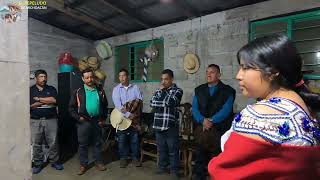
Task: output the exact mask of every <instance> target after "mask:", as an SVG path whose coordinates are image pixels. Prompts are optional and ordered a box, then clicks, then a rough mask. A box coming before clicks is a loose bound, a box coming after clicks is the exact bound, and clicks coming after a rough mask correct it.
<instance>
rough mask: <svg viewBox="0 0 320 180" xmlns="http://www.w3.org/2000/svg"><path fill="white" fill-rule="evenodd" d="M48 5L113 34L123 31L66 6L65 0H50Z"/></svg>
mask: <svg viewBox="0 0 320 180" xmlns="http://www.w3.org/2000/svg"><path fill="white" fill-rule="evenodd" d="M47 6H48V7H50V8H53V9H56V10H58V11H60V12H63V13H64V14H66V15H69V16H71V17H73V18H75V19H78V20H80V21H83V22H86V23H88V24H91V25H92V26H94V27H95V28H98V29H101V30H103V31H105V32H108V33H111V34H113V35H119V34H121V33H122V32H120V31H118V30H116V29H114V28H113V27H110V26H109V27H108V25H106V24H103V23H101V22H99V21H98V20H96V19H94V18H92V17H89V16H87V15H85V14H83V13H80V12H79V11H77V10H74V9H72V8H70V7H66V6H64V1H63V0H50V1H47Z"/></svg>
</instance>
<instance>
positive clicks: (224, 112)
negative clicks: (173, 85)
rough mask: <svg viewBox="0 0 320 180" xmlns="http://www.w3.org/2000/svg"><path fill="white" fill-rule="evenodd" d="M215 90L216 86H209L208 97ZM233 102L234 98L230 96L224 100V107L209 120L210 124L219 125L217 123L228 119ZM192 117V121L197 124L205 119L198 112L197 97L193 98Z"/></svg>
mask: <svg viewBox="0 0 320 180" xmlns="http://www.w3.org/2000/svg"><path fill="white" fill-rule="evenodd" d="M216 90H217V85H210V86H209V94H210V96H213V95H214V93H215V92H216ZM233 101H234V97H233V96H232V95H231V96H229V97H228V99H227V100H226V102H225V103H224V105H223V106H222V108H221V109H220V110H219V111H218V112H217V113H215V114H214V115H213V116H212V117H211V118H210V119H211V122H213V123H219V122H222V121H223V120H225V119H226V118H227V117H228V115H229V114H230V112H231V111H232V107H233ZM192 115H193V118H194V120H195V121H197V122H198V123H202V122H203V120H204V118H205V117H204V116H203V115H202V114H201V113H200V111H199V104H198V98H197V96H193V100H192Z"/></svg>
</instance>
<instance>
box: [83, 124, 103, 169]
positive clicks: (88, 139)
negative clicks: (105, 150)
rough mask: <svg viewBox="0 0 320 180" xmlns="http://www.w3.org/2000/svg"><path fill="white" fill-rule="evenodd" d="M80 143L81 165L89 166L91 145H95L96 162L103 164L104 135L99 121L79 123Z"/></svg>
mask: <svg viewBox="0 0 320 180" xmlns="http://www.w3.org/2000/svg"><path fill="white" fill-rule="evenodd" d="M78 142H79V156H80V164H81V165H82V166H87V165H88V148H89V145H90V144H93V148H94V158H95V160H96V163H98V164H101V163H102V159H101V146H102V134H101V127H100V126H99V125H98V122H97V120H92V121H84V122H79V123H78Z"/></svg>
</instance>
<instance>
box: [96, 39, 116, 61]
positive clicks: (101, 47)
mask: <svg viewBox="0 0 320 180" xmlns="http://www.w3.org/2000/svg"><path fill="white" fill-rule="evenodd" d="M96 50H97V53H98V55H99V56H100V57H101V58H102V59H107V58H109V57H111V56H112V49H111V46H110V45H109V43H107V42H106V41H100V42H99V43H98V45H97V46H96Z"/></svg>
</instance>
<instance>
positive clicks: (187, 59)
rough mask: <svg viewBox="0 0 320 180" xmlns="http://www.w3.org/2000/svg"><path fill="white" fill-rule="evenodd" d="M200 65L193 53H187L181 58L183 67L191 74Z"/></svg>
mask: <svg viewBox="0 0 320 180" xmlns="http://www.w3.org/2000/svg"><path fill="white" fill-rule="evenodd" d="M199 67H200V64H199V59H198V57H197V56H196V55H195V54H191V53H188V54H186V55H185V56H184V58H183V68H184V70H185V71H186V72H187V73H190V74H193V73H195V72H197V71H198V69H199Z"/></svg>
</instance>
